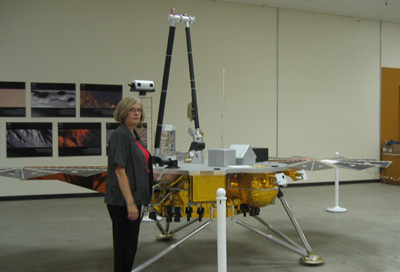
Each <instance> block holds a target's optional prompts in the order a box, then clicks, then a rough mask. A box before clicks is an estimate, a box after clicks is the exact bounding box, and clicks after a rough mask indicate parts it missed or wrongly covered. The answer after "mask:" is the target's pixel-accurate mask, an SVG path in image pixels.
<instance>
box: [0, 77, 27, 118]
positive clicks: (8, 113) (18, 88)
mask: <svg viewBox="0 0 400 272" xmlns="http://www.w3.org/2000/svg"><path fill="white" fill-rule="evenodd" d="M25 96H26V87H25V82H8V81H0V117H26V105H25Z"/></svg>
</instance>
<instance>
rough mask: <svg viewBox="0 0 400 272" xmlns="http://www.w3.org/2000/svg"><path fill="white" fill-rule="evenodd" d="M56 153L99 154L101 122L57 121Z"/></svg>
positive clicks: (73, 154) (66, 154)
mask: <svg viewBox="0 0 400 272" xmlns="http://www.w3.org/2000/svg"><path fill="white" fill-rule="evenodd" d="M58 155H59V156H60V157H64V156H99V155H101V123H58Z"/></svg>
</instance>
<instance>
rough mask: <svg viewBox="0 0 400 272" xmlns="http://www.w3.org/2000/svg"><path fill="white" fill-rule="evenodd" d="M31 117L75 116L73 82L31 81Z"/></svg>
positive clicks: (74, 88) (74, 87) (74, 89)
mask: <svg viewBox="0 0 400 272" xmlns="http://www.w3.org/2000/svg"><path fill="white" fill-rule="evenodd" d="M31 108H32V117H75V116H76V86H75V84H73V83H36V82H33V83H31Z"/></svg>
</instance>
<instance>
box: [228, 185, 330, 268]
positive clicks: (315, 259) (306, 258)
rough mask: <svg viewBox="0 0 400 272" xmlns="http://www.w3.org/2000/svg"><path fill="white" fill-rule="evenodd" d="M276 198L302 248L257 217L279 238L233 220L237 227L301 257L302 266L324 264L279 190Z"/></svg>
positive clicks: (256, 217) (323, 260)
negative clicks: (239, 226) (314, 251)
mask: <svg viewBox="0 0 400 272" xmlns="http://www.w3.org/2000/svg"><path fill="white" fill-rule="evenodd" d="M278 198H279V200H280V201H281V203H282V206H283V207H284V209H285V211H286V213H287V215H288V216H289V218H290V221H291V222H292V224H293V226H294V228H295V229H296V231H297V233H298V235H299V237H300V239H301V241H302V242H303V245H304V247H303V246H301V245H299V244H298V243H296V242H295V241H293V240H292V239H290V238H289V237H287V236H286V235H285V234H283V233H282V232H280V231H279V230H277V229H275V228H274V227H272V226H271V225H270V224H268V223H267V222H265V221H264V220H262V219H261V218H260V217H258V216H254V218H255V219H257V220H258V221H259V222H260V223H261V224H263V225H264V226H266V227H267V228H268V229H269V230H270V231H272V232H273V233H274V234H275V235H276V236H278V237H279V238H278V237H276V236H273V235H271V234H267V233H265V232H263V231H260V230H258V229H256V228H255V227H253V226H251V225H249V224H247V223H245V222H243V221H241V220H239V219H234V220H235V221H236V223H238V224H239V225H241V226H243V227H245V228H248V229H250V230H252V231H254V232H255V233H257V234H260V235H261V236H263V237H265V238H267V239H269V240H271V241H272V242H275V243H277V244H279V245H281V246H283V247H285V248H287V249H289V250H291V251H293V252H295V253H297V254H299V255H301V257H300V259H299V261H300V263H301V264H303V265H321V264H323V263H324V262H325V259H324V258H323V257H321V256H318V255H315V254H314V253H313V250H312V249H311V247H310V244H309V243H308V241H307V238H306V236H305V235H304V233H303V231H302V230H301V228H300V225H299V223H298V222H297V220H296V218H295V217H294V215H293V213H292V211H291V210H290V207H289V204H288V203H287V202H286V200H285V198H284V197H283V193H282V191H281V190H280V189H279V192H278Z"/></svg>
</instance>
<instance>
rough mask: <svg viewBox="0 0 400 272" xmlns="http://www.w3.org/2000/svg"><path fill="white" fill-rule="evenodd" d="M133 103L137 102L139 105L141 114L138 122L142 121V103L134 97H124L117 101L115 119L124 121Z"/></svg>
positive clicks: (120, 121)
mask: <svg viewBox="0 0 400 272" xmlns="http://www.w3.org/2000/svg"><path fill="white" fill-rule="evenodd" d="M134 104H139V105H140V107H141V108H142V114H141V115H140V122H143V120H144V112H143V105H142V103H140V102H139V100H137V99H136V98H134V97H130V96H129V97H125V98H124V99H122V100H121V101H119V103H118V105H117V108H116V109H115V111H114V119H115V121H117V122H119V123H123V122H125V119H126V117H127V116H128V114H129V111H130V110H131V108H132V106H133V105H134Z"/></svg>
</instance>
